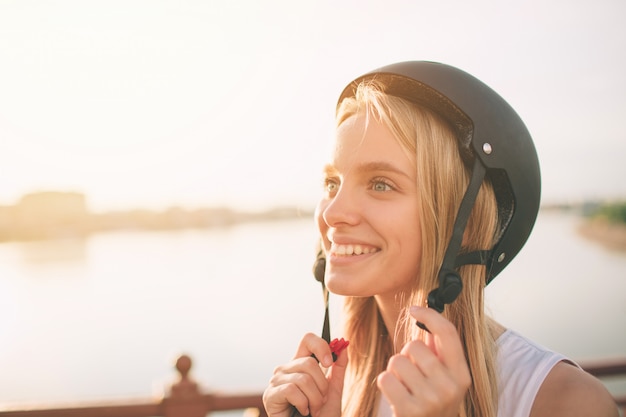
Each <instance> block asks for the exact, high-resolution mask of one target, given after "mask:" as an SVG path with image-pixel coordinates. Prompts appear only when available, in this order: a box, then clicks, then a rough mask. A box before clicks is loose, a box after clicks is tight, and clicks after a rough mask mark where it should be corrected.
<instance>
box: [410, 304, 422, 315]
mask: <svg viewBox="0 0 626 417" xmlns="http://www.w3.org/2000/svg"><path fill="white" fill-rule="evenodd" d="M419 311H420V307H418V306H411V307H409V313H411V314H415V313H419Z"/></svg>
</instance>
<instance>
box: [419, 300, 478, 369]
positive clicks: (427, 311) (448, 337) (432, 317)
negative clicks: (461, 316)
mask: <svg viewBox="0 0 626 417" xmlns="http://www.w3.org/2000/svg"><path fill="white" fill-rule="evenodd" d="M410 314H411V316H412V317H413V318H414V319H416V320H417V321H419V322H421V323H423V324H425V325H426V327H428V329H429V331H430V335H428V336H427V338H426V345H427V346H428V347H429V348H430V349H431V351H432V352H433V353H434V354H436V355H437V356H438V357H439V359H440V360H441V361H442V362H443V363H444V364H445V365H446V366H448V367H450V368H456V367H458V366H461V365H465V363H466V361H465V354H464V352H463V346H462V344H461V339H460V337H459V333H458V331H457V330H456V328H455V327H454V325H453V324H452V323H451V322H450V321H449V320H447V319H446V318H445V317H443V316H442V315H441V314H439V313H438V312H437V311H435V310H433V309H431V308H426V307H419V306H413V307H411V309H410Z"/></svg>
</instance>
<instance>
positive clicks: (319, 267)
mask: <svg viewBox="0 0 626 417" xmlns="http://www.w3.org/2000/svg"><path fill="white" fill-rule="evenodd" d="M325 271H326V258H325V257H324V251H323V250H322V249H320V251H319V252H318V253H317V258H316V259H315V263H314V264H313V276H315V280H316V281H318V282H320V283H321V284H322V294H323V296H324V308H325V311H324V326H323V327H322V339H324V340H325V341H326V343H330V312H329V308H328V304H329V303H328V299H329V295H328V289H327V288H326V284H325V283H324V272H325Z"/></svg>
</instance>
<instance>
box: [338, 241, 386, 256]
mask: <svg viewBox="0 0 626 417" xmlns="http://www.w3.org/2000/svg"><path fill="white" fill-rule="evenodd" d="M379 250H380V249H379V248H376V247H374V246H368V245H362V244H337V243H331V245H330V253H331V254H332V255H335V256H358V255H366V254H368V253H374V252H378V251H379Z"/></svg>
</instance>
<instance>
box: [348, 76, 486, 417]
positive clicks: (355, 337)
mask: <svg viewBox="0 0 626 417" xmlns="http://www.w3.org/2000/svg"><path fill="white" fill-rule="evenodd" d="M357 113H365V114H366V115H367V117H375V118H377V120H379V121H380V122H382V123H384V124H385V125H386V126H387V127H388V128H389V129H390V130H391V132H392V133H393V135H394V137H395V138H396V139H397V140H398V141H399V142H400V143H401V144H402V146H403V147H404V148H405V149H406V151H407V152H410V153H412V154H414V155H415V157H416V173H417V178H418V181H417V184H416V187H418V195H419V196H420V197H419V198H420V199H421V201H420V213H419V216H420V219H419V220H420V224H421V229H422V231H421V239H422V254H421V262H420V265H419V272H418V276H416V277H414V282H413V285H412V289H411V291H410V292H408V293H400V294H398V295H397V298H398V300H399V302H400V303H401V304H402V306H403V307H406V308H405V309H404V310H405V311H406V310H407V308H408V307H409V306H411V305H424V304H425V299H426V296H427V294H428V293H429V292H430V291H431V290H432V289H434V288H436V287H437V286H438V281H437V274H438V272H439V268H440V266H441V263H442V260H443V256H444V252H445V250H446V247H447V243H448V240H449V238H450V236H451V234H452V228H453V224H454V220H455V217H456V212H457V210H458V207H459V205H460V202H461V199H462V198H463V194H464V192H465V189H466V188H467V184H468V182H469V176H470V173H469V169H468V168H467V167H465V165H464V164H463V161H462V160H461V156H460V153H459V149H458V143H457V139H456V138H455V136H454V134H453V133H452V130H451V129H450V128H449V127H448V125H447V124H446V123H445V122H444V121H443V120H442V119H441V118H440V117H439V116H438V115H437V114H435V113H434V112H432V111H430V110H428V109H427V108H425V107H422V106H419V105H417V104H414V103H411V102H408V101H406V100H403V99H401V98H398V97H395V96H390V95H387V94H385V93H384V92H383V87H382V85H381V84H379V83H378V82H376V81H369V82H367V83H362V84H361V85H359V87H358V88H357V90H356V95H355V97H349V98H346V99H344V100H343V101H342V103H341V104H340V106H339V108H338V110H337V126H339V125H341V123H343V122H344V121H345V120H346V119H348V118H349V117H351V116H353V115H355V114H357ZM496 228H497V205H496V200H495V196H494V193H493V189H492V187H491V186H490V184H489V183H488V182H485V183H484V184H483V185H482V187H481V190H480V192H479V194H478V197H477V198H476V203H475V206H474V208H473V210H472V214H471V216H470V219H469V221H468V225H467V228H466V232H465V236H464V242H463V247H462V250H463V251H472V250H477V249H488V248H491V246H492V245H493V240H494V236H495V232H496ZM459 273H460V274H461V277H462V280H463V284H464V289H463V291H462V292H461V295H460V296H459V297H458V299H457V300H456V301H455V302H454V303H452V304H450V305H448V306H447V307H446V309H445V311H444V313H443V314H444V316H445V317H446V318H447V319H448V320H450V321H451V322H452V323H453V324H454V325H455V326H456V328H457V330H458V332H459V334H460V337H461V341H462V343H463V346H464V351H465V355H466V359H467V361H468V364H469V368H470V373H471V375H472V385H471V387H470V389H469V391H468V393H467V395H466V396H465V400H464V402H463V404H462V406H461V408H460V410H459V416H461V417H495V415H496V411H497V386H496V378H495V371H494V368H495V339H494V334H493V332H492V331H491V329H490V322H489V321H488V319H487V318H486V316H485V314H484V308H483V307H484V306H483V288H484V285H485V268H484V266H480V265H467V266H463V267H461V268H460V270H459ZM344 310H345V337H346V338H347V339H348V340H350V345H349V348H348V349H349V350H350V364H349V365H348V379H347V381H346V382H347V383H346V389H345V391H344V401H345V402H344V413H343V415H344V416H347V417H365V416H372V417H373V416H375V414H376V411H377V399H378V390H377V387H376V378H377V376H378V375H379V374H380V373H381V372H382V371H383V370H384V369H385V368H386V366H387V361H388V360H389V358H390V357H391V355H393V354H394V353H395V351H396V350H397V349H400V348H401V346H396V343H394V341H396V340H400V341H406V340H411V339H415V338H423V336H424V335H423V334H422V331H421V330H420V329H419V328H417V326H415V323H414V321H412V320H411V318H410V317H409V316H408V315H406V314H405V315H401V317H400V318H399V320H398V323H397V325H396V329H389V330H388V329H386V327H385V325H384V323H383V320H382V317H381V315H380V312H379V309H378V306H377V303H376V300H375V299H374V297H346V298H345V306H344ZM390 332H392V334H389V333H390Z"/></svg>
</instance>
